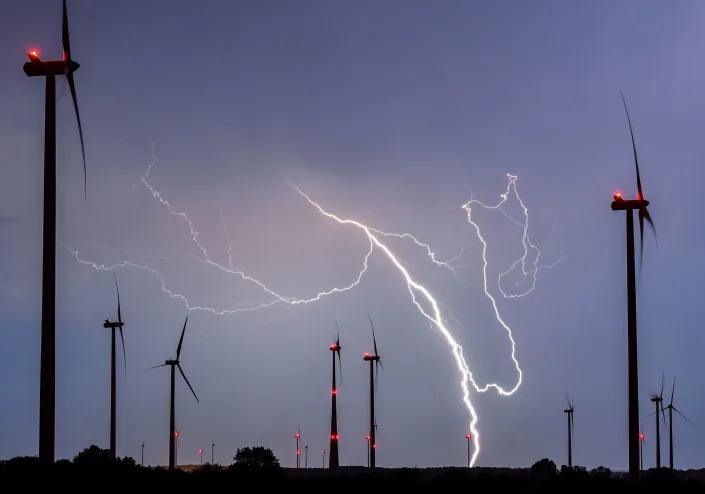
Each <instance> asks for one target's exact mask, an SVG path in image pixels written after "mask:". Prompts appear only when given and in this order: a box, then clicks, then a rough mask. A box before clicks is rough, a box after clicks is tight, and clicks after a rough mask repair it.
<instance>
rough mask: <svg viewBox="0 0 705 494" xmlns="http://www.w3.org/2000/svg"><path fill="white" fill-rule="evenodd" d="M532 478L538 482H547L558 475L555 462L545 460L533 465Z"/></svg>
mask: <svg viewBox="0 0 705 494" xmlns="http://www.w3.org/2000/svg"><path fill="white" fill-rule="evenodd" d="M530 472H531V477H532V478H534V479H536V480H547V479H550V478H553V477H555V476H556V475H557V474H558V468H557V467H556V464H555V463H554V462H553V460H549V459H548V458H543V459H541V460H539V461H537V462H536V463H534V464H533V465H531V470H530Z"/></svg>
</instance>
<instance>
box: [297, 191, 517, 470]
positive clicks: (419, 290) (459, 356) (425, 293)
mask: <svg viewBox="0 0 705 494" xmlns="http://www.w3.org/2000/svg"><path fill="white" fill-rule="evenodd" d="M294 187H295V188H296V190H297V192H298V193H299V194H301V195H302V196H303V197H304V198H305V199H306V200H307V201H308V202H309V203H310V204H311V205H312V206H314V207H315V208H316V209H318V211H319V212H320V213H321V214H322V215H324V216H326V217H328V218H331V219H333V220H335V221H337V222H338V223H341V224H347V225H353V226H355V227H357V228H359V229H361V230H362V231H363V232H365V234H366V235H367V237H368V238H369V239H370V241H371V242H373V243H374V245H375V246H376V247H378V248H379V249H380V250H381V251H382V252H384V253H385V255H386V256H387V257H388V258H389V260H390V261H391V263H392V264H393V265H394V266H395V267H396V268H397V269H398V270H399V272H400V273H401V275H402V276H403V278H404V280H405V281H406V285H407V288H408V290H409V293H410V294H411V299H412V301H413V303H414V304H415V305H416V307H417V308H418V310H419V312H421V314H422V315H423V316H424V317H426V318H427V319H428V320H429V321H430V323H431V324H432V325H434V326H435V327H436V328H438V329H439V330H440V332H441V334H442V335H443V336H444V337H445V339H446V342H447V343H448V345H449V346H450V347H451V352H452V353H453V356H454V357H455V362H456V364H457V366H458V371H459V372H460V374H461V382H460V386H461V389H462V392H463V402H464V403H465V406H466V407H467V409H468V412H469V413H470V432H471V433H472V435H473V438H474V442H473V445H474V450H473V454H472V457H471V459H470V465H471V466H472V465H474V463H475V461H476V459H477V456H478V455H479V454H480V440H479V439H480V434H479V431H478V430H477V427H476V425H477V412H476V411H475V408H474V407H473V405H472V402H471V401H470V388H469V387H468V383H470V384H472V386H473V388H475V390H476V391H477V392H480V393H484V392H486V391H487V390H489V389H490V388H494V389H496V390H497V392H498V393H499V394H501V395H504V396H509V395H511V394H513V393H514V392H515V391H516V390H517V389H518V388H519V386H520V385H521V382H522V371H521V368H520V367H519V361H518V360H517V359H516V354H515V353H516V344H515V342H514V338H513V337H512V331H511V329H510V328H509V326H507V324H506V323H505V322H504V320H503V319H502V317H501V316H500V314H499V309H498V308H497V303H496V301H495V299H494V297H492V295H491V294H490V292H489V290H488V287H487V257H486V251H487V242H485V240H484V238H483V237H482V235H481V233H480V229H479V227H478V226H477V224H476V223H474V222H473V221H472V220H471V219H470V216H469V212H468V221H469V222H470V223H471V224H472V225H473V226H474V227H475V230H476V233H477V235H478V237H479V238H480V240H481V242H482V244H483V248H482V259H483V277H484V287H485V294H486V295H487V297H488V298H489V299H490V300H491V302H492V306H493V307H494V312H495V317H496V318H497V321H499V323H500V324H501V325H502V327H503V328H504V329H505V330H506V331H507V335H508V336H509V340H510V341H511V346H512V352H511V358H512V361H513V362H514V366H515V368H516V371H517V381H516V384H515V385H514V386H513V387H512V388H511V389H509V390H505V389H504V388H503V387H502V386H500V385H499V384H496V383H490V384H485V385H484V386H482V387H481V386H479V385H478V384H477V383H476V382H475V380H474V379H473V375H472V372H471V371H470V368H469V366H468V364H467V362H466V361H465V358H464V357H463V349H462V347H461V346H460V345H459V344H458V343H457V342H456V341H455V339H454V338H453V335H452V334H451V333H450V330H449V329H448V328H447V327H446V325H445V323H444V318H443V316H442V314H441V309H440V307H439V303H438V301H437V300H436V299H435V297H434V296H433V295H432V294H431V292H430V291H429V290H428V289H427V288H426V287H424V286H423V285H421V284H420V283H418V282H417V281H415V280H414V279H413V278H412V277H411V275H410V274H409V271H408V270H407V269H406V267H405V266H404V265H403V264H402V263H401V262H400V261H399V260H398V259H397V257H396V256H395V255H394V253H393V252H392V251H391V250H390V249H389V248H388V247H387V246H386V245H385V244H384V243H382V242H381V241H380V240H379V238H377V236H376V235H379V234H380V233H381V234H382V235H385V234H384V233H382V232H379V230H376V229H373V228H370V227H368V226H366V225H364V224H362V223H360V222H358V221H355V220H351V219H342V218H340V217H338V216H337V215H335V214H333V213H329V212H328V211H326V210H325V209H323V208H322V207H321V206H320V205H319V204H318V203H316V202H315V201H314V200H312V199H311V198H310V197H309V196H308V194H306V193H305V192H303V191H302V190H301V189H299V188H298V187H296V186H294ZM464 207H467V208H469V206H467V204H466V205H465V206H464ZM389 235H393V236H395V237H409V238H412V239H413V240H414V242H415V243H417V244H418V245H422V246H427V244H424V243H423V242H420V241H418V240H417V239H416V238H414V237H413V236H412V235H410V234H389ZM428 251H429V253H431V251H430V247H429V248H428ZM429 255H430V254H429ZM432 260H433V261H434V262H435V263H436V264H439V265H443V266H445V267H448V268H449V269H451V270H452V267H450V266H449V265H448V264H447V263H444V262H440V261H436V260H435V258H433V257H432ZM417 294H419V295H420V296H422V297H423V298H424V299H425V300H426V301H427V302H428V303H429V305H430V306H431V308H432V310H431V313H430V314H429V313H428V312H427V311H426V310H424V308H423V307H422V306H421V304H420V303H419V301H418V300H417Z"/></svg>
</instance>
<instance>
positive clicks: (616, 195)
mask: <svg viewBox="0 0 705 494" xmlns="http://www.w3.org/2000/svg"><path fill="white" fill-rule="evenodd" d="M613 197H614V200H615V201H621V200H622V192H621V191H619V190H618V191H617V192H615V193H614V196H613Z"/></svg>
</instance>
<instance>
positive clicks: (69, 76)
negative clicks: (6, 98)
mask: <svg viewBox="0 0 705 494" xmlns="http://www.w3.org/2000/svg"><path fill="white" fill-rule="evenodd" d="M61 43H62V45H63V49H64V55H63V58H62V59H61V60H53V61H42V60H40V58H39V52H38V51H37V50H36V49H33V50H30V52H29V53H28V56H29V60H30V61H29V62H27V63H25V64H24V67H23V70H24V73H25V74H27V75H28V76H29V77H39V76H42V77H44V78H45V81H46V91H45V96H44V213H43V215H44V216H43V218H44V220H43V221H44V226H43V230H42V231H43V235H42V241H43V254H42V256H43V260H42V336H41V357H40V359H41V363H40V366H41V367H40V375H39V461H40V462H41V463H42V464H43V465H53V464H54V432H55V425H56V424H55V418H54V416H55V397H56V396H55V392H56V380H55V379H56V378H55V370H56V326H55V324H56V322H55V313H56V76H61V75H65V76H66V81H67V82H68V86H69V90H70V91H71V99H72V100H73V109H74V112H75V113H76V122H77V123H78V136H79V138H80V140H81V154H82V156H83V188H84V199H85V197H86V195H85V194H86V152H85V148H84V146H83V130H82V128H81V117H80V115H79V113H78V101H77V100H76V85H75V83H74V79H73V73H74V72H75V71H77V70H78V68H79V64H78V63H77V62H76V61H75V60H73V59H72V58H71V42H70V40H69V20H68V14H67V11H66V0H63V2H62V20H61Z"/></svg>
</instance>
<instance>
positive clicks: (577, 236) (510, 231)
mask: <svg viewBox="0 0 705 494" xmlns="http://www.w3.org/2000/svg"><path fill="white" fill-rule="evenodd" d="M68 3H69V18H70V22H71V40H72V43H73V44H72V54H73V57H74V58H75V59H76V60H77V61H78V62H79V63H80V64H81V68H80V69H79V71H78V72H76V75H75V79H76V85H77V90H78V97H79V105H80V109H81V112H82V113H81V116H82V119H83V122H82V123H83V129H84V134H85V143H86V155H87V165H88V198H87V202H85V203H84V200H83V178H82V165H81V155H80V145H79V140H78V134H77V130H76V124H75V117H74V116H73V110H72V107H71V98H70V93H69V91H68V88H67V87H66V83H65V81H64V80H61V79H59V80H58V83H57V98H58V104H57V126H58V130H57V167H58V175H59V180H58V201H57V203H58V204H57V208H58V213H57V214H58V227H57V237H58V242H59V244H58V247H57V314H56V323H57V345H56V389H57V399H56V456H57V458H72V457H73V456H74V455H75V454H76V453H77V452H79V451H80V450H82V449H83V448H84V447H87V446H88V445H90V444H97V445H99V446H101V447H105V448H107V447H108V438H109V434H108V432H109V418H110V337H109V332H108V330H106V329H103V327H102V323H103V321H104V319H106V318H110V319H114V318H115V317H116V297H115V286H114V281H113V274H115V275H116V276H117V279H118V281H119V283H120V289H121V296H122V313H123V319H124V321H125V324H126V326H125V340H126V350H127V367H126V371H127V372H126V377H125V373H124V368H125V365H124V363H123V361H122V360H119V361H118V372H119V375H118V417H117V424H118V442H117V452H118V455H120V456H132V457H134V458H136V459H137V460H138V461H139V455H140V445H141V444H142V442H143V441H144V443H145V444H146V446H145V462H146V463H149V464H153V465H154V464H165V463H167V462H168V436H167V434H168V433H169V408H168V403H169V372H168V371H167V370H166V369H163V368H162V369H154V370H146V369H147V368H148V367H150V366H153V365H157V364H160V363H163V362H164V360H166V359H169V358H172V357H174V355H175V352H176V345H177V343H178V337H179V332H180V330H181V327H182V325H183V323H184V319H185V318H186V316H188V318H189V319H188V327H187V329H186V336H185V339H184V345H183V351H182V354H181V362H182V366H183V368H184V371H185V372H186V374H187V376H188V378H189V380H190V382H191V384H192V385H193V387H194V389H195V391H196V393H197V394H198V397H199V399H200V402H196V400H195V399H194V398H193V396H191V395H190V392H189V390H188V387H187V386H186V385H185V383H184V382H183V380H181V379H179V380H178V382H177V383H176V423H177V428H178V429H179V430H181V438H180V443H179V451H178V461H179V462H180V463H196V462H198V460H199V456H198V452H197V451H198V449H199V448H204V449H205V450H206V454H205V455H204V456H205V458H204V459H206V460H210V448H211V444H212V442H215V460H216V461H217V462H220V463H223V464H229V463H230V461H231V458H232V456H233V455H234V453H235V451H236V450H237V448H238V447H244V446H254V445H263V446H267V447H270V448H272V449H273V451H274V453H275V454H276V455H277V456H278V458H279V459H280V461H281V463H282V464H283V465H284V466H293V465H295V439H294V434H295V433H296V431H297V428H298V427H300V429H301V435H302V444H303V445H308V447H309V448H308V449H309V451H308V453H309V456H310V457H309V459H308V460H309V466H315V465H320V464H321V460H322V458H321V450H322V449H324V448H325V450H326V456H327V451H328V449H329V445H328V434H329V432H330V429H329V426H330V362H331V353H330V351H329V350H328V346H329V345H330V344H331V343H332V342H333V340H334V338H335V321H336V319H337V321H338V324H339V326H340V338H341V345H342V373H343V376H342V377H343V379H342V384H341V385H340V388H339V395H338V412H339V420H338V424H339V435H340V460H341V463H342V464H346V465H348V464H349V465H354V464H357V465H363V464H366V461H367V455H366V440H365V436H366V435H367V432H368V425H369V419H368V403H369V402H368V399H369V388H368V386H369V382H368V373H369V367H368V365H366V363H365V362H363V360H362V354H363V352H364V351H372V339H371V333H370V327H369V322H368V312H369V314H370V315H371V317H372V320H373V322H374V324H375V331H376V335H377V344H378V347H379V351H380V355H381V356H382V361H383V362H384V370H383V371H382V372H381V373H380V375H379V381H378V389H377V399H376V403H377V422H378V426H379V427H378V432H377V436H378V439H377V442H378V449H377V462H378V465H381V466H389V467H392V466H413V465H418V466H443V465H464V464H465V463H466V461H467V459H466V440H465V435H466V434H467V433H468V431H469V430H470V429H469V427H470V421H471V420H472V419H473V416H474V417H475V419H476V422H475V424H474V430H475V431H476V434H477V437H476V440H477V441H478V442H479V447H480V449H479V451H478V452H477V458H476V463H475V464H477V465H481V466H530V465H531V464H532V463H533V462H535V461H537V460H539V459H541V458H544V457H548V458H551V459H553V460H554V461H555V462H556V463H557V464H559V465H560V464H563V463H566V462H567V452H566V448H567V444H566V443H567V431H566V417H565V414H564V413H563V409H564V408H565V405H566V403H565V398H564V394H565V393H568V394H569V395H570V397H571V399H574V400H575V439H574V443H573V444H574V450H573V452H574V453H573V458H574V461H575V463H577V464H581V465H585V466H587V467H590V468H592V467H595V466H598V465H606V466H608V467H610V468H613V469H625V468H626V466H627V435H626V434H627V433H626V431H627V397H626V390H627V372H626V371H627V347H626V323H627V317H626V314H627V313H626V285H625V231H624V230H625V219H624V213H616V212H613V211H611V210H610V202H611V201H612V195H613V193H614V192H615V191H616V190H622V191H624V193H625V195H626V196H634V195H635V188H636V183H635V172H634V163H633V157H632V150H631V143H630V140H629V128H628V126H627V120H626V116H625V113H624V108H623V106H622V101H621V98H620V91H623V92H624V95H625V98H626V100H627V103H628V105H629V109H630V112H631V118H632V123H633V126H634V133H635V137H636V143H637V147H638V152H639V157H640V159H641V177H642V183H643V187H644V194H645V196H646V198H647V199H649V200H650V201H651V207H650V211H651V214H652V216H653V218H654V221H655V223H656V227H657V229H658V238H655V237H654V235H653V234H652V233H651V232H650V231H648V230H647V231H646V232H645V237H644V261H643V272H642V274H641V276H640V278H639V279H638V285H637V292H638V318H639V359H640V360H639V379H640V416H642V417H643V419H642V426H643V428H644V431H645V433H646V437H647V440H646V444H645V450H644V463H645V466H653V465H654V463H655V418H654V416H653V415H651V416H649V414H650V413H651V412H653V404H652V403H651V402H650V401H649V394H650V393H653V392H659V389H660V386H661V378H662V375H665V382H666V388H667V390H666V392H665V394H666V395H667V396H666V401H668V400H670V389H671V388H670V387H671V385H672V382H673V379H674V377H675V378H676V379H677V384H676V399H675V405H676V406H677V407H678V409H679V410H681V411H682V412H683V413H684V414H685V415H686V416H687V417H688V418H690V419H691V420H692V421H693V423H694V424H695V425H691V424H688V423H687V422H685V421H684V420H682V419H681V417H677V419H678V420H677V421H675V423H674V434H675V437H676V450H675V451H676V452H675V459H676V466H677V467H679V468H696V467H701V466H703V461H704V460H705V458H704V457H703V455H704V454H705V453H704V452H703V448H702V442H703V440H705V429H704V428H705V397H704V395H703V393H702V379H701V377H702V375H703V371H704V370H705V369H704V367H703V363H702V349H703V347H704V346H705V334H704V333H703V331H702V328H701V326H702V321H703V319H705V308H704V306H703V304H702V300H701V298H702V297H701V294H702V282H703V281H702V280H703V270H704V269H705V262H704V261H703V255H702V254H703V243H704V240H705V236H704V233H703V230H704V229H703V226H704V224H703V221H702V220H700V219H699V216H698V212H699V208H700V207H701V203H702V200H701V197H700V190H699V189H700V184H701V182H702V181H703V178H705V172H704V171H703V170H704V169H703V165H702V164H703V160H704V159H705V148H703V146H702V136H703V135H704V134H703V133H704V132H705V121H703V118H702V115H703V114H704V113H705V98H704V97H703V93H702V88H703V87H705V85H704V84H705V71H704V70H703V64H702V56H701V51H702V49H701V47H702V46H703V43H705V35H703V31H702V26H703V25H705V5H704V4H703V3H702V2H698V1H685V0H683V1H679V2H655V1H623V2H612V1H593V2H565V1H535V2H522V1H501V2H480V1H476V2H473V1H451V0H443V1H440V2H430V1H415V0H404V1H402V0H394V1H393V0H385V1H381V2H380V1H366V0H360V1H355V2H353V1H349V2H343V1H323V0H321V1H308V0H302V1H298V2H285V1H257V2H254V1H250V2H244V1H238V2H234V1H224V0H223V1H216V0H209V1H208V2H193V1H184V0H172V1H169V2H165V1H157V0H146V1H145V0H141V1H137V0H125V1H120V2H114V1H113V2H110V1H105V0H103V1H92V2H88V1H78V0H74V1H69V2H68ZM12 4H13V5H11V6H9V7H8V8H6V12H5V13H4V14H3V15H2V16H1V17H0V65H1V66H2V70H1V71H0V108H2V110H1V111H0V115H1V117H0V156H1V157H0V160H1V163H2V170H3V173H2V180H0V259H1V260H0V293H1V297H0V389H2V398H1V399H0V400H1V401H0V403H1V405H2V406H0V438H2V439H1V440H0V458H11V457H14V456H19V455H36V454H37V452H38V403H39V350H40V345H39V341H40V322H41V259H42V258H41V255H42V249H41V232H42V229H41V228H42V226H41V225H42V190H43V189H42V177H43V176H42V164H43V159H42V155H43V131H44V122H43V109H44V82H43V80H42V79H28V78H27V77H26V76H25V75H24V73H23V72H22V64H24V63H25V62H26V61H27V57H26V52H27V50H28V49H30V48H37V49H38V50H39V51H40V56H41V57H42V58H44V59H58V58H59V57H60V56H61V25H60V19H61V7H60V2H59V1H58V0H32V1H24V0H23V1H15V2H12ZM147 172H148V174H147ZM508 174H510V175H511V176H512V177H517V178H516V180H515V181H514V182H512V181H511V180H512V179H511V177H510V176H508ZM512 184H514V185H515V186H516V189H515V188H512V187H511V185H512ZM296 187H298V189H299V190H300V191H301V192H303V193H305V194H308V196H309V197H310V199H311V201H315V202H316V203H318V204H319V205H320V207H321V208H323V210H324V211H326V212H328V213H331V214H335V215H337V217H338V218H340V219H350V220H355V221H358V222H360V225H364V226H367V227H370V228H374V229H376V230H375V231H373V230H368V232H369V233H370V234H371V235H372V237H370V236H369V235H368V232H366V231H365V230H364V228H362V227H361V226H358V225H355V224H341V223H339V222H338V221H337V220H336V218H332V217H326V216H325V215H324V214H322V212H321V211H319V209H317V208H316V207H315V205H313V204H311V203H309V202H308V201H307V199H306V198H305V197H304V196H303V195H301V194H300V193H299V192H298V191H297V188H296ZM508 187H510V188H509V189H508ZM507 191H509V194H507V196H506V197H507V199H506V202H504V203H503V207H502V209H486V208H483V206H482V204H484V205H486V206H496V205H497V204H498V203H499V202H500V201H501V200H502V196H501V194H503V193H506V192H507ZM517 191H518V194H519V195H518V196H517V195H516V192H517ZM471 200H472V201H473V202H472V203H471V205H470V211H471V216H470V218H469V217H468V213H467V210H465V209H463V205H465V204H466V203H468V201H471ZM166 201H168V204H167V203H166ZM481 203H482V204H481ZM522 205H523V206H525V207H526V209H523V208H522ZM174 213H178V214H174ZM469 220H471V221H469ZM527 221H528V222H527ZM189 222H191V223H190V224H189ZM525 231H526V232H527V233H528V235H527V236H525V235H524V232H525ZM196 232H197V233H196ZM380 232H385V233H397V234H403V233H409V234H412V235H414V238H415V239H417V240H418V242H419V243H418V244H417V243H414V238H411V237H408V236H407V237H394V236H389V235H386V236H385V235H383V234H382V233H380ZM637 238H638V237H637ZM483 242H484V244H485V245H486V248H484V249H483ZM421 244H425V245H427V246H428V247H426V246H425V245H421ZM371 245H372V250H371V254H370V255H369V257H367V255H368V253H369V252H370V248H371ZM533 246H535V247H533ZM385 249H386V250H385ZM427 249H430V250H427ZM536 249H538V250H536ZM76 251H77V254H75V252H76ZM429 252H433V253H434V255H435V257H431V256H429V255H428V253H429ZM539 252H540V256H539V258H538V261H537V259H536V257H537V254H538V253H539ZM483 253H484V260H486V266H485V262H484V261H483ZM524 254H526V257H523V256H524ZM522 258H523V259H524V260H525V264H524V266H523V267H524V268H525V272H526V275H524V274H523V273H522V264H521V263H519V264H516V265H515V264H514V263H515V262H516V261H517V260H521V259H522ZM366 260H367V263H365V261H366ZM434 260H435V261H437V262H434ZM80 261H83V262H80ZM445 261H448V262H447V263H446V264H441V263H442V262H445ZM89 263H94V264H89ZM99 266H106V267H107V270H106V269H96V268H97V267H99ZM138 266H142V267H138ZM513 266H514V268H513V269H512V270H511V271H509V272H508V274H507V275H505V276H503V277H502V278H501V279H499V280H498V277H499V275H500V274H501V273H503V272H507V271H508V270H510V268H512V267H513ZM534 266H548V267H546V268H542V269H540V270H538V271H535V270H534ZM147 268H149V269H147ZM451 268H452V269H451ZM363 271H364V272H363ZM361 272H363V273H362V275H361V276H360V273H361ZM238 273H242V275H240V274H238ZM243 275H244V276H246V277H247V278H243ZM407 276H408V277H409V278H410V279H411V280H412V281H413V283H415V284H416V285H414V286H416V288H412V289H411V291H410V289H409V285H408V284H407V280H406V277H407ZM358 278H359V282H357V280H358ZM485 278H486V284H485ZM346 287H350V289H349V290H343V291H335V290H334V289H335V288H339V289H343V288H346ZM532 287H533V288H532ZM421 288H423V290H425V291H426V293H427V294H428V297H427V296H426V295H425V294H424V293H423V292H422V290H421ZM322 292H332V293H330V294H329V295H321V296H320V297H319V296H318V295H319V294H321V293H322ZM414 297H415V298H414ZM429 297H430V298H429ZM311 299H316V300H315V301H312V302H301V303H299V302H300V301H305V300H311ZM431 300H433V301H434V302H435V303H436V304H437V307H438V310H439V311H440V314H441V316H440V322H441V324H440V325H438V324H434V323H432V322H431V321H430V320H429V319H428V318H427V317H425V316H424V312H425V313H426V314H431V316H432V318H433V315H432V311H433V307H432V303H431ZM415 301H416V302H417V303H418V305H416V304H415ZM243 309H250V310H243ZM446 330H447V331H448V333H447V335H445V334H444V331H446ZM512 338H513V341H514V342H515V344H516V346H515V350H514V357H515V358H516V361H517V362H518V364H517V365H518V366H517V365H515V363H514V362H513V360H512ZM452 342H455V344H457V345H460V346H461V347H462V355H463V357H464V359H465V362H466V364H467V368H468V369H469V371H470V372H471V373H472V374H471V377H472V382H470V383H469V384H468V383H466V385H467V386H468V387H469V388H468V389H470V394H469V403H470V404H471V406H472V408H473V410H474V415H473V412H472V411H471V410H470V408H469V406H468V404H467V403H465V402H464V400H463V384H462V383H463V380H464V376H467V374H466V373H465V372H463V371H462V370H461V369H459V367H458V363H457V360H456V358H455V356H454V353H453V343H452ZM473 383H474V384H475V385H476V386H477V387H478V388H480V389H482V388H487V386H489V388H488V389H487V391H486V392H484V393H481V392H478V391H476V389H475V388H474V387H473ZM493 384H494V385H495V386H492V385H493ZM515 388H516V390H515V392H514V393H513V394H511V395H509V396H505V395H504V394H503V393H499V392H498V389H501V390H503V391H504V392H511V391H512V390H514V389H515ZM662 430H663V428H662ZM662 443H663V445H664V448H663V455H662V458H663V459H664V461H667V452H668V448H667V436H665V435H664V437H662ZM302 463H303V462H302ZM326 463H327V460H326Z"/></svg>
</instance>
